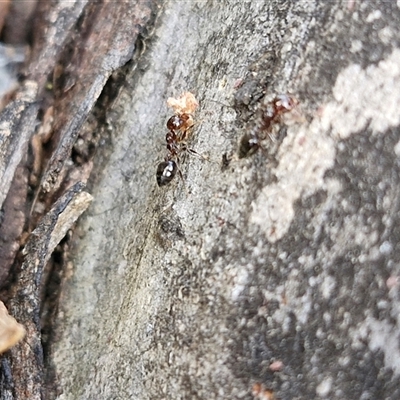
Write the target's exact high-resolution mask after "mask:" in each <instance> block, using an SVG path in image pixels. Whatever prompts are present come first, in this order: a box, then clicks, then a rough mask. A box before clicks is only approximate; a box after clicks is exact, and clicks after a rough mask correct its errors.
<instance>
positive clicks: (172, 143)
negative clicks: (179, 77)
mask: <svg viewBox="0 0 400 400" xmlns="http://www.w3.org/2000/svg"><path fill="white" fill-rule="evenodd" d="M167 104H168V105H169V106H170V107H172V108H173V109H174V111H175V115H173V116H172V117H171V118H170V119H169V120H168V121H167V128H168V132H167V134H166V136H165V140H166V142H167V150H168V154H167V155H166V157H165V160H164V161H163V162H161V163H160V164H158V167H157V184H158V186H164V185H168V184H169V183H170V182H171V181H172V179H174V177H175V175H176V173H177V172H179V174H180V176H181V177H182V173H181V171H180V169H179V167H178V164H179V155H180V154H181V153H182V152H184V151H186V152H188V153H190V154H194V155H199V154H198V153H197V152H196V151H194V150H192V149H190V148H188V147H187V145H186V142H185V141H186V139H187V137H188V134H189V131H190V129H191V128H192V127H193V125H194V122H193V117H192V113H193V112H194V111H195V110H196V108H197V107H198V105H199V103H198V102H197V100H196V98H195V97H194V95H193V94H192V93H190V92H186V93H183V95H182V96H181V97H179V98H178V99H174V98H170V99H168V101H167ZM182 179H183V177H182Z"/></svg>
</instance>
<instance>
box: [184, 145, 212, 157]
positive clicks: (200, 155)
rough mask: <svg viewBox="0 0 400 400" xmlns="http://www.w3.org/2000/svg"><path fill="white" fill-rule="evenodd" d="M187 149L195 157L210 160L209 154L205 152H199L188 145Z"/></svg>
mask: <svg viewBox="0 0 400 400" xmlns="http://www.w3.org/2000/svg"><path fill="white" fill-rule="evenodd" d="M185 150H186V151H187V152H188V153H189V154H190V155H192V156H195V157H197V158H200V159H202V160H208V157H207V156H205V155H204V154H200V153H198V152H197V151H196V150H193V149H191V148H190V147H186V148H185Z"/></svg>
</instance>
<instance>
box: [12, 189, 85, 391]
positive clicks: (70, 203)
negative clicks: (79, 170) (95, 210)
mask: <svg viewBox="0 0 400 400" xmlns="http://www.w3.org/2000/svg"><path fill="white" fill-rule="evenodd" d="M83 187H84V185H83V184H82V183H78V184H76V185H74V186H73V187H72V188H71V189H70V190H68V192H67V193H66V194H64V195H63V196H62V197H61V198H60V199H59V200H58V201H57V202H56V203H55V204H54V206H53V208H52V209H51V210H50V212H49V213H48V214H46V216H45V217H44V218H43V219H42V220H41V222H40V223H39V225H38V227H37V228H36V229H35V230H34V231H33V232H32V234H31V236H30V238H29V240H28V242H27V244H26V247H25V249H24V254H25V256H26V257H25V260H24V263H23V264H22V267H21V271H20V273H19V276H18V283H17V287H16V288H15V293H14V295H13V298H12V300H11V301H10V307H9V309H10V314H12V315H13V316H14V317H15V318H16V319H17V321H18V322H20V323H22V324H23V325H24V327H25V329H26V331H27V335H26V339H25V340H24V341H23V342H22V343H21V344H20V345H18V346H16V347H14V348H13V349H11V350H10V355H9V360H10V365H11V371H12V376H13V381H14V382H13V384H14V394H15V396H14V398H15V399H28V398H29V399H41V390H42V376H43V349H42V343H41V333H40V329H41V327H40V307H41V303H40V298H39V292H40V286H41V277H42V271H43V268H44V266H45V264H46V262H47V261H48V259H49V257H50V255H51V253H52V252H53V250H54V248H55V247H56V246H57V244H58V243H59V242H60V240H61V239H62V238H63V237H64V236H65V234H66V232H67V230H68V229H70V228H71V226H72V224H73V223H74V222H75V221H76V220H77V219H78V218H79V216H80V215H81V214H82V213H83V212H84V211H85V210H86V208H87V207H88V206H89V204H90V202H91V200H92V197H91V196H90V195H89V194H88V193H86V192H82V189H83Z"/></svg>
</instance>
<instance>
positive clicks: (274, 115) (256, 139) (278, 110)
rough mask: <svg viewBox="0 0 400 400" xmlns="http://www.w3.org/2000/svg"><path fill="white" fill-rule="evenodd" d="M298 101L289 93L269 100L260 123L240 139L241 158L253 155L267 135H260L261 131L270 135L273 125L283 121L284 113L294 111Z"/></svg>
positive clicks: (262, 112)
mask: <svg viewBox="0 0 400 400" xmlns="http://www.w3.org/2000/svg"><path fill="white" fill-rule="evenodd" d="M297 104H298V101H297V100H296V99H295V98H294V97H291V96H289V95H287V94H280V95H278V96H276V97H275V98H274V99H272V100H271V101H269V102H268V103H267V104H266V105H265V106H264V107H263V108H262V109H261V115H260V117H259V121H258V124H256V126H255V127H254V128H253V129H252V130H251V131H250V132H248V133H245V134H244V135H243V136H242V138H241V139H240V144H239V152H238V153H239V154H238V155H239V158H245V157H249V156H251V155H253V154H254V153H255V152H256V151H257V150H258V149H259V148H260V147H261V141H262V140H264V139H265V135H262V136H260V135H259V133H260V132H267V133H268V135H269V133H270V131H271V130H272V127H273V126H274V125H275V124H277V123H279V122H280V121H281V118H282V115H283V114H286V113H288V112H290V111H292V110H293V109H294V108H295V107H296V106H297Z"/></svg>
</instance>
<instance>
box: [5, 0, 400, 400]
mask: <svg viewBox="0 0 400 400" xmlns="http://www.w3.org/2000/svg"><path fill="white" fill-rule="evenodd" d="M61 3H62V2H61ZM61 3H60V4H61ZM73 4H74V6H71V7H69V8H68V9H66V10H65V9H63V12H64V13H65V15H64V14H57V15H59V17H60V21H63V22H65V21H70V22H69V24H67V25H66V26H65V28H63V29H61V28H60V30H59V32H60V35H61V33H63V35H61V36H62V37H64V38H65V39H63V41H59V42H58V43H56V41H53V42H52V43H53V50H52V51H53V53H52V54H53V56H52V58H53V64H51V62H50V60H49V59H46V60H47V61H46V62H44V64H43V65H44V67H43V68H44V70H45V71H46V74H43V75H42V74H39V71H40V60H41V57H40V54H48V53H46V51H49V48H50V47H51V46H50V45H49V43H50V42H51V41H50V40H48V41H47V42H46V40H43V36H40V35H38V41H37V43H38V44H37V47H34V53H33V56H32V64H30V66H28V67H27V71H28V73H27V76H28V77H29V79H31V80H32V81H35V82H37V83H38V87H39V93H42V96H43V93H44V86H45V84H46V79H47V78H46V79H45V78H44V76H46V77H47V76H48V74H49V73H50V72H51V71H54V73H53V76H54V77H55V78H54V82H55V83H54V84H55V88H54V98H52V99H51V101H50V100H46V101H47V102H46V107H44V108H45V109H47V106H50V105H52V106H53V107H54V115H55V118H54V119H55V122H54V128H53V129H54V134H53V137H52V139H51V140H52V141H51V144H52V145H51V146H50V147H51V152H50V154H49V155H48V160H49V161H48V164H47V167H46V168H44V170H43V173H42V176H41V180H40V182H41V183H40V185H39V189H38V190H39V194H38V198H40V199H41V201H42V202H43V204H44V205H45V207H44V209H46V210H50V211H49V213H48V214H47V217H48V216H51V215H54V214H51V213H52V211H54V210H55V209H54V205H55V204H56V205H57V204H59V203H57V202H56V201H57V199H64V197H62V196H60V194H64V196H65V191H66V190H67V189H68V188H69V187H70V186H71V185H72V184H76V182H81V181H83V182H86V180H87V179H88V188H87V190H88V191H89V192H90V193H91V195H92V196H93V199H94V200H93V202H92V205H91V206H90V208H89V209H88V211H87V212H86V213H85V214H84V216H83V217H82V218H81V219H80V221H79V223H78V225H77V226H76V228H75V229H74V231H73V234H72V233H71V234H69V235H68V237H67V239H68V240H65V241H63V242H62V244H61V245H60V246H59V247H58V249H57V252H58V253H57V254H58V257H57V259H55V258H54V257H53V261H52V263H53V264H52V265H53V266H58V268H59V269H56V268H53V272H48V274H47V275H46V276H47V278H46V285H49V284H50V283H51V285H50V286H47V287H50V288H52V289H54V288H56V291H55V292H54V293H53V292H51V293H50V291H49V290H48V291H47V294H46V295H43V296H40V293H41V290H42V289H41V288H40V285H39V287H36V288H35V291H36V294H35V296H36V298H37V300H36V303H35V304H36V305H37V304H39V305H40V306H41V309H42V321H41V324H40V321H39V322H37V323H35V324H36V325H35V327H34V329H33V330H34V331H36V335H37V338H38V340H39V342H40V341H41V343H42V345H43V346H44V347H43V350H44V353H43V355H44V360H43V365H42V366H41V367H40V368H39V370H41V371H42V374H41V375H40V374H39V378H40V380H39V385H38V386H40V390H37V391H36V392H35V396H37V397H36V398H40V397H42V398H58V399H63V400H65V399H100V398H101V399H114V398H115V399H273V398H275V399H307V398H315V399H320V398H321V399H323V398H329V399H345V398H347V399H350V398H360V399H372V398H385V399H398V398H400V389H399V388H400V385H399V383H400V379H399V374H400V364H399V361H398V360H399V359H400V348H399V345H398V337H399V327H400V318H399V315H400V314H399V310H398V300H399V293H400V268H399V265H400V264H399V258H400V256H399V254H400V251H399V250H400V249H399V244H398V242H399V234H400V233H399V229H398V226H400V224H399V212H398V211H399V199H400V196H399V187H400V186H399V183H400V182H399V180H400V178H399V177H400V174H399V169H400V167H399V162H398V159H399V156H400V130H399V124H400V113H399V112H398V110H399V107H400V85H399V83H400V48H399V43H400V33H399V31H398V29H397V27H398V24H399V21H400V7H399V6H398V5H397V4H396V3H395V2H390V3H389V2H376V3H374V2H356V1H338V2H319V1H297V2H286V1H282V0H271V1H269V2H261V1H256V2H248V3H247V2H236V1H225V2H213V1H207V2H204V1H191V2H168V3H165V4H163V5H162V7H161V6H160V5H157V3H155V2H154V3H153V2H150V1H149V2H140V3H138V4H136V5H133V4H129V3H125V2H121V3H118V5H116V3H115V2H113V3H112V5H110V4H111V3H105V4H94V3H93V4H90V3H85V2H83V3H78V2H76V3H73ZM59 6H60V5H59ZM46 7H49V10H47V13H48V15H51V12H53V11H54V10H55V8H56V7H57V5H50V3H48V5H47V6H46ZM52 7H55V8H52ZM54 12H55V11H54ZM73 13H75V14H73ZM72 14H73V16H72ZM61 16H63V18H61ZM74 18H75V19H74ZM52 21H54V18H53V19H52ZM89 22H90V23H89ZM55 24H56V27H57V29H58V25H57V23H55ZM64 29H65V30H67V32H65V31H64ZM71 30H74V31H75V36H74V37H73V39H74V40H72V39H71V37H72V36H69V35H71ZM43 32H46V30H43ZM52 32H53V33H54V30H53V31H52ZM67 33H68V34H69V35H68V34H67ZM55 37H57V36H55ZM39 38H41V39H40V40H39ZM68 40H69V41H70V42H69V45H68V46H67V45H66V43H67V42H68ZM80 41H82V43H80ZM74 44H76V45H74ZM41 46H43V47H41ZM49 46H50V47H49ZM71 49H72V50H71ZM68 51H69V52H68ZM71 51H72V53H71ZM35 60H36V61H35ZM60 60H61V61H60ZM68 60H69V61H68ZM67 61H68V62H67ZM47 62H48V64H47ZM35 63H36V64H35ZM57 65H61V66H62V67H57ZM185 91H190V92H192V93H193V94H195V96H196V98H197V100H198V101H199V103H200V107H199V109H198V110H197V112H196V113H195V114H194V120H195V125H194V127H193V129H192V131H191V136H190V137H189V140H188V142H189V143H188V146H189V147H190V148H192V149H194V150H195V151H196V152H198V153H200V154H201V155H203V156H204V157H192V156H191V155H187V157H186V156H182V157H180V162H179V168H180V171H181V172H182V175H183V180H182V179H180V178H179V174H177V176H176V177H175V179H173V180H172V182H171V183H170V184H169V185H166V186H163V187H158V186H157V183H156V169H157V165H158V163H160V162H161V161H163V160H164V157H165V156H166V154H167V149H166V143H165V133H166V132H167V128H166V125H165V123H166V121H167V120H168V118H169V117H170V116H171V115H172V114H173V112H172V110H171V109H168V107H167V103H166V100H167V99H168V97H177V96H179V95H180V94H181V93H182V92H185ZM100 93H101V95H100ZM279 94H290V96H292V97H293V98H295V99H296V100H297V101H298V102H299V104H298V106H297V107H296V110H294V112H292V113H288V114H285V116H283V117H282V118H281V119H280V120H279V121H277V122H276V123H275V124H274V125H273V127H272V129H271V130H269V131H268V132H265V131H263V130H262V129H261V127H262V126H263V123H264V122H263V121H264V120H263V118H264V117H263V115H265V110H266V108H267V107H268V105H269V104H270V101H271V100H272V99H274V98H275V97H276V96H277V95H279ZM249 132H252V133H255V134H256V135H257V138H258V140H260V141H261V146H260V148H259V149H258V151H256V152H255V154H253V155H252V156H249V157H246V158H241V159H239V157H238V147H239V142H240V139H241V137H242V136H243V135H244V134H246V133H249ZM88 144H89V145H90V146H89V145H88ZM94 148H95V149H96V151H94V150H93V149H94ZM205 157H207V160H205V159H203V158H205ZM89 176H90V178H88V177H89ZM79 188H81V186H79ZM67 193H68V192H67ZM58 201H60V200H58ZM58 215H59V213H58V214H57V213H56V216H57V218H58ZM44 218H46V217H44ZM43 221H46V220H45V219H42V225H39V226H42V227H43V226H44V225H43V224H44V222H43ZM52 221H53V222H52V223H56V222H55V220H54V219H53V220H52ZM396 221H397V222H396ZM46 226H47V225H46ZM68 226H69V225H68ZM49 231H51V232H52V228H48V229H47V232H49ZM57 237H58V236H57ZM32 240H33V239H32ZM59 240H60V238H58V240H57V241H59ZM53 247H55V246H53ZM26 249H27V250H26V251H28V253H29V252H30V249H31V247H30V245H29V241H28V244H27V247H26ZM47 252H48V251H47ZM43 260H44V258H43ZM43 260H42V261H41V264H43ZM43 268H45V267H44V266H43ZM24 271H25V269H24V268H22V271H21V272H20V274H21V273H23V272H24ZM20 276H21V275H20ZM55 278H56V279H55ZM55 281H57V285H55ZM20 285H22V283H20ZM25 285H27V286H29V285H28V283H26V284H25ZM22 289H23V287H21V286H20V290H22ZM54 290H55V289H54ZM14 293H21V292H18V290H17V291H16V292H14ZM55 293H56V294H55ZM24 294H25V293H24ZM15 299H19V297H18V296H17V295H14V297H13V298H12V299H11V300H10V302H9V304H11V305H12V304H15V303H21V302H22V303H23V300H21V301H15ZM15 307H16V308H15ZM15 307H14V308H13V310H14V311H15V312H13V313H12V314H13V315H14V316H16V317H17V316H18V315H21V314H18V313H21V312H22V313H24V312H25V314H23V315H24V319H23V321H22V322H24V323H25V324H27V325H28V338H27V339H25V340H26V341H25V342H23V343H22V344H21V345H17V347H15V348H14V349H13V350H12V352H11V353H10V354H8V355H6V358H5V359H4V360H5V361H4V360H3V363H2V367H3V382H5V378H4V376H7V374H5V373H4V371H7V368H12V366H13V365H14V366H15V362H14V364H13V357H15V356H14V354H16V353H18V351H19V350H18V346H26V343H30V342H29V338H30V337H31V336H29V335H30V327H31V325H29V321H28V322H27V321H26V318H28V317H29V315H28V316H27V311H23V310H19V309H18V304H17V305H16V306H15ZM38 312H39V311H38V310H37V308H36V309H35V312H34V313H33V314H34V315H35V316H36V317H35V318H36V319H35V321H36V320H37V319H38V318H37V314H38ZM28 314H29V313H28ZM17 320H18V318H17ZM40 333H41V334H42V335H43V336H42V337H40ZM35 343H37V342H35ZM22 349H23V347H22ZM36 355H37V353H36ZM14 360H15V358H14ZM19 360H21V362H24V358H23V357H22V358H19ZM8 366H11V367H8ZM18 367H19V371H20V372H19V375H17V377H16V378H14V380H13V381H12V384H13V385H14V389H13V387H12V385H11V384H10V385H9V387H10V389H9V390H8V391H7V396H9V397H6V396H5V395H3V397H2V398H14V399H23V398H24V395H23V394H21V393H22V392H19V391H18V390H16V389H15V388H17V387H18V385H20V383H19V382H20V378H21V374H23V369H22V370H21V365H20V364H19V365H18ZM11 375H12V373H11ZM18 377H19V378H18ZM25 398H34V397H25Z"/></svg>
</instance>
